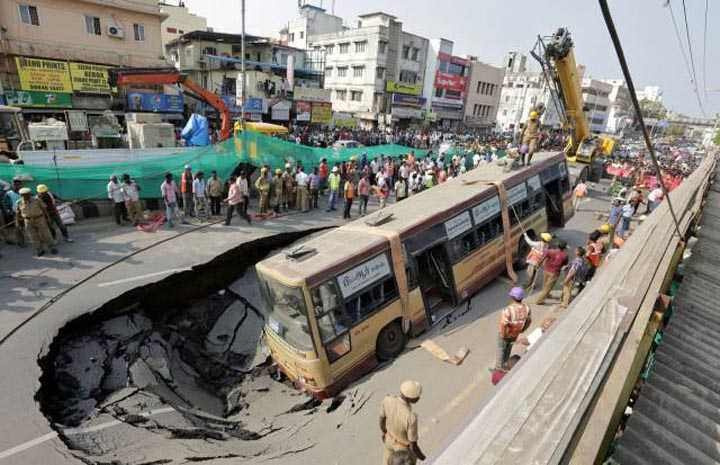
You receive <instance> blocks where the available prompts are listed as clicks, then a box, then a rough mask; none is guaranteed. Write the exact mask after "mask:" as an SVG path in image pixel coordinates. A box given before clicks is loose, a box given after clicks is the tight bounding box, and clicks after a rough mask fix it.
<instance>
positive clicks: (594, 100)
mask: <svg viewBox="0 0 720 465" xmlns="http://www.w3.org/2000/svg"><path fill="white" fill-rule="evenodd" d="M612 90H613V86H612V84H609V83H607V82H603V81H601V80H598V79H592V78H589V77H587V78H583V80H582V98H583V107H584V109H585V114H586V116H587V120H588V125H589V126H590V131H592V132H595V133H599V132H605V130H606V126H607V123H608V115H609V113H610V92H611V91H612Z"/></svg>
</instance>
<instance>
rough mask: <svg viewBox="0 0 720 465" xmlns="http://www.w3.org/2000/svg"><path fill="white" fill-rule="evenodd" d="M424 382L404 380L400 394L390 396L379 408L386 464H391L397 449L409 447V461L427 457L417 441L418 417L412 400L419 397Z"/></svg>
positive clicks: (404, 449) (407, 448)
mask: <svg viewBox="0 0 720 465" xmlns="http://www.w3.org/2000/svg"><path fill="white" fill-rule="evenodd" d="M421 393H422V386H421V385H420V383H418V382H417V381H405V382H403V383H402V384H401V385H400V395H399V396H387V397H385V399H383V402H382V407H381V410H380V430H382V438H383V443H384V444H385V451H384V454H383V465H390V463H391V458H392V456H393V454H394V453H395V452H399V451H407V452H409V453H410V454H409V455H410V456H411V460H410V463H411V464H415V463H416V461H417V460H418V459H420V460H425V454H423V453H422V451H421V450H420V447H419V446H418V444H417V441H418V420H417V415H415V413H414V412H413V411H412V404H414V403H416V402H417V401H418V400H420V394H421Z"/></svg>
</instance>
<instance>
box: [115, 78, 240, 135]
mask: <svg viewBox="0 0 720 465" xmlns="http://www.w3.org/2000/svg"><path fill="white" fill-rule="evenodd" d="M112 76H113V80H114V82H115V85H117V86H119V87H120V86H129V85H161V84H180V85H182V86H183V87H184V88H186V89H187V90H189V91H190V92H192V93H194V94H195V95H197V96H198V97H199V98H201V99H202V100H204V101H205V102H207V103H208V104H209V105H210V106H211V107H213V108H215V109H216V110H217V111H218V113H219V114H220V140H225V139H228V138H229V137H230V130H231V128H230V123H231V122H230V110H228V108H227V105H225V102H224V101H223V99H221V98H220V97H219V96H217V95H216V94H215V93H214V92H210V91H209V90H207V89H205V88H203V87H202V86H200V85H198V84H197V83H195V82H194V81H193V80H192V79H190V78H189V77H188V76H187V74H183V73H180V72H179V71H178V70H177V69H175V68H146V69H139V68H120V69H115V70H113V71H112Z"/></svg>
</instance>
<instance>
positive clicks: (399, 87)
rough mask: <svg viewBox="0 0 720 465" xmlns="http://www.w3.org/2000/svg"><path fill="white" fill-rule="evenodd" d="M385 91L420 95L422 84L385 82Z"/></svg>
mask: <svg viewBox="0 0 720 465" xmlns="http://www.w3.org/2000/svg"><path fill="white" fill-rule="evenodd" d="M385 90H386V91H387V92H394V93H396V94H407V95H420V94H421V93H422V84H406V83H404V82H396V81H387V83H385Z"/></svg>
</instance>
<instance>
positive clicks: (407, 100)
mask: <svg viewBox="0 0 720 465" xmlns="http://www.w3.org/2000/svg"><path fill="white" fill-rule="evenodd" d="M425 102H427V99H426V98H425V97H416V96H414V95H403V94H393V96H392V103H393V105H407V106H409V107H422V106H423V105H425Z"/></svg>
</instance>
